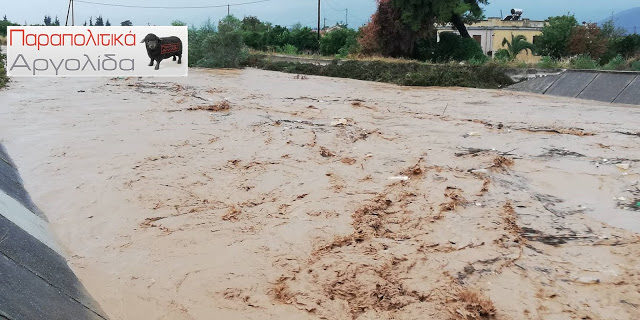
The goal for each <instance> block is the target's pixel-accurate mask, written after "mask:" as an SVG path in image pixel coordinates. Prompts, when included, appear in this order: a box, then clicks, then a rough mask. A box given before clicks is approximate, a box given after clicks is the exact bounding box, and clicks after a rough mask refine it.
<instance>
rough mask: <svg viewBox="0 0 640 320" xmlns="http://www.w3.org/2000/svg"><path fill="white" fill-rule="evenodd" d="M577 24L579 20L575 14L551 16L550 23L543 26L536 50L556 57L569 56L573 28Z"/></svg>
mask: <svg viewBox="0 0 640 320" xmlns="http://www.w3.org/2000/svg"><path fill="white" fill-rule="evenodd" d="M576 26H578V21H577V20H576V18H575V17H574V16H573V15H570V16H567V15H565V16H558V17H549V23H548V24H547V25H545V26H544V27H543V28H542V34H541V35H540V37H539V38H538V41H537V43H536V51H537V52H538V53H540V54H542V55H545V56H551V57H553V58H555V59H559V58H562V57H566V56H568V55H569V51H568V44H569V38H570V37H571V30H573V28H574V27H576Z"/></svg>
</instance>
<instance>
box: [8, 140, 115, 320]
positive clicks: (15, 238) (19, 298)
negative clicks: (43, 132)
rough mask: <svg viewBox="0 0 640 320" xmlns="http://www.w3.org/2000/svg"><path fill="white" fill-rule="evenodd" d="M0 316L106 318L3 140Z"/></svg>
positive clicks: (21, 318)
mask: <svg viewBox="0 0 640 320" xmlns="http://www.w3.org/2000/svg"><path fill="white" fill-rule="evenodd" d="M0 319H10V320H14V319H15V320H17V319H20V320H29V319H61V320H62V319H106V316H105V315H104V313H103V312H102V311H101V309H100V307H99V306H98V304H97V303H96V302H95V301H94V300H93V299H92V298H91V296H90V295H89V294H88V293H87V291H86V290H85V288H84V286H83V285H82V284H81V283H80V281H79V280H78V278H77V277H76V276H75V274H74V273H73V271H72V270H71V269H70V268H69V266H68V265H67V261H66V260H65V258H64V257H63V256H62V253H61V250H60V248H59V247H58V245H57V244H56V241H55V239H54V237H53V236H52V234H51V233H50V231H49V228H48V222H47V221H46V218H45V217H44V215H43V214H42V213H41V212H40V211H39V210H38V208H37V207H36V206H35V205H34V204H33V202H32V201H31V198H30V197H29V194H28V193H27V192H26V190H25V189H24V187H23V185H22V180H21V178H20V176H19V174H18V170H17V168H16V165H15V164H14V163H13V162H12V160H11V158H9V156H8V154H7V152H6V150H5V149H4V147H3V146H2V145H1V144H0Z"/></svg>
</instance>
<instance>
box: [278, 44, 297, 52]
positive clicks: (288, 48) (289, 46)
mask: <svg viewBox="0 0 640 320" xmlns="http://www.w3.org/2000/svg"><path fill="white" fill-rule="evenodd" d="M279 52H281V53H284V54H298V48H296V46H294V45H292V44H285V45H284V47H282V48H280V50H279Z"/></svg>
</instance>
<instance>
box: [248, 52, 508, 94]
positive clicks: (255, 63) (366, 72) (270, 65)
mask: <svg viewBox="0 0 640 320" xmlns="http://www.w3.org/2000/svg"><path fill="white" fill-rule="evenodd" d="M247 64H248V65H249V66H252V67H256V68H260V69H266V70H273V71H282V72H289V73H298V74H308V75H321V76H328V77H339V78H351V79H358V80H366V81H378V82H389V83H395V84H399V85H408V86H461V87H474V88H500V87H503V86H506V85H510V84H512V83H513V81H512V80H511V78H509V77H508V76H506V74H505V70H504V68H503V67H501V66H499V65H497V64H494V63H486V64H483V65H479V66H469V65H460V64H457V63H452V64H440V65H432V64H426V63H420V62H388V61H379V60H374V61H363V60H348V61H338V60H334V61H333V62H332V63H330V64H328V65H325V66H321V65H316V64H310V63H295V62H282V61H280V62H274V61H270V60H269V57H268V56H265V55H261V56H257V55H251V56H250V57H249V59H248V60H247Z"/></svg>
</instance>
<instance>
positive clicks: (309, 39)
mask: <svg viewBox="0 0 640 320" xmlns="http://www.w3.org/2000/svg"><path fill="white" fill-rule="evenodd" d="M288 43H290V44H292V45H293V46H295V47H296V48H297V49H298V51H301V52H304V51H306V52H313V51H317V50H318V36H317V34H316V33H315V32H313V30H311V28H309V27H302V26H300V25H295V26H293V28H292V29H291V31H290V32H289V39H288Z"/></svg>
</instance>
